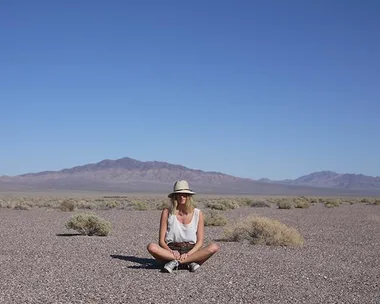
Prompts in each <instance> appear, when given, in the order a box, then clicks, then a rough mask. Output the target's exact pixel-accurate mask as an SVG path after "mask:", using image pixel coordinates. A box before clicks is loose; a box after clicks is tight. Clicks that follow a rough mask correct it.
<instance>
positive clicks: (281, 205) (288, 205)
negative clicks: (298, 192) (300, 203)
mask: <svg viewBox="0 0 380 304" xmlns="http://www.w3.org/2000/svg"><path fill="white" fill-rule="evenodd" d="M277 207H278V209H292V208H293V204H292V202H291V201H289V200H286V199H284V200H281V201H279V202H277Z"/></svg>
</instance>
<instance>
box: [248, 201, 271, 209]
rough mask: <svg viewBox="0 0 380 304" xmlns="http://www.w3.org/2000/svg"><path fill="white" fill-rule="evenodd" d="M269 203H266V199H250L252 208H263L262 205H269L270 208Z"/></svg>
mask: <svg viewBox="0 0 380 304" xmlns="http://www.w3.org/2000/svg"><path fill="white" fill-rule="evenodd" d="M270 206H271V205H270V203H268V202H267V201H261V200H260V201H251V203H250V207H253V208H264V207H269V208H270Z"/></svg>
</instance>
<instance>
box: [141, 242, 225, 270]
mask: <svg viewBox="0 0 380 304" xmlns="http://www.w3.org/2000/svg"><path fill="white" fill-rule="evenodd" d="M147 249H148V251H149V253H150V254H151V255H152V256H153V257H154V258H155V259H157V260H161V261H171V260H175V258H174V255H173V254H172V253H171V252H170V251H168V250H166V249H164V248H162V247H161V246H159V245H158V244H155V243H149V244H148V246H147ZM218 251H219V246H218V245H217V244H216V243H210V244H208V245H207V246H206V247H204V248H202V249H200V250H198V251H196V252H194V253H193V254H191V255H189V256H188V257H187V258H186V259H184V260H182V261H179V263H180V264H187V263H191V262H196V263H198V264H200V265H202V264H203V263H204V262H206V260H208V259H209V258H210V257H211V256H213V255H214V254H215V253H217V252H218Z"/></svg>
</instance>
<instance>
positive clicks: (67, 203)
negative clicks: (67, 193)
mask: <svg viewBox="0 0 380 304" xmlns="http://www.w3.org/2000/svg"><path fill="white" fill-rule="evenodd" d="M59 209H61V211H65V212H66V211H74V210H75V202H73V201H72V200H64V201H63V202H62V203H61V204H60V205H59Z"/></svg>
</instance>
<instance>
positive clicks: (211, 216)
mask: <svg viewBox="0 0 380 304" xmlns="http://www.w3.org/2000/svg"><path fill="white" fill-rule="evenodd" d="M204 221H205V226H225V225H226V224H227V218H226V217H225V216H224V215H223V214H221V213H220V212H218V211H216V210H210V211H209V212H206V213H205V219H204Z"/></svg>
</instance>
